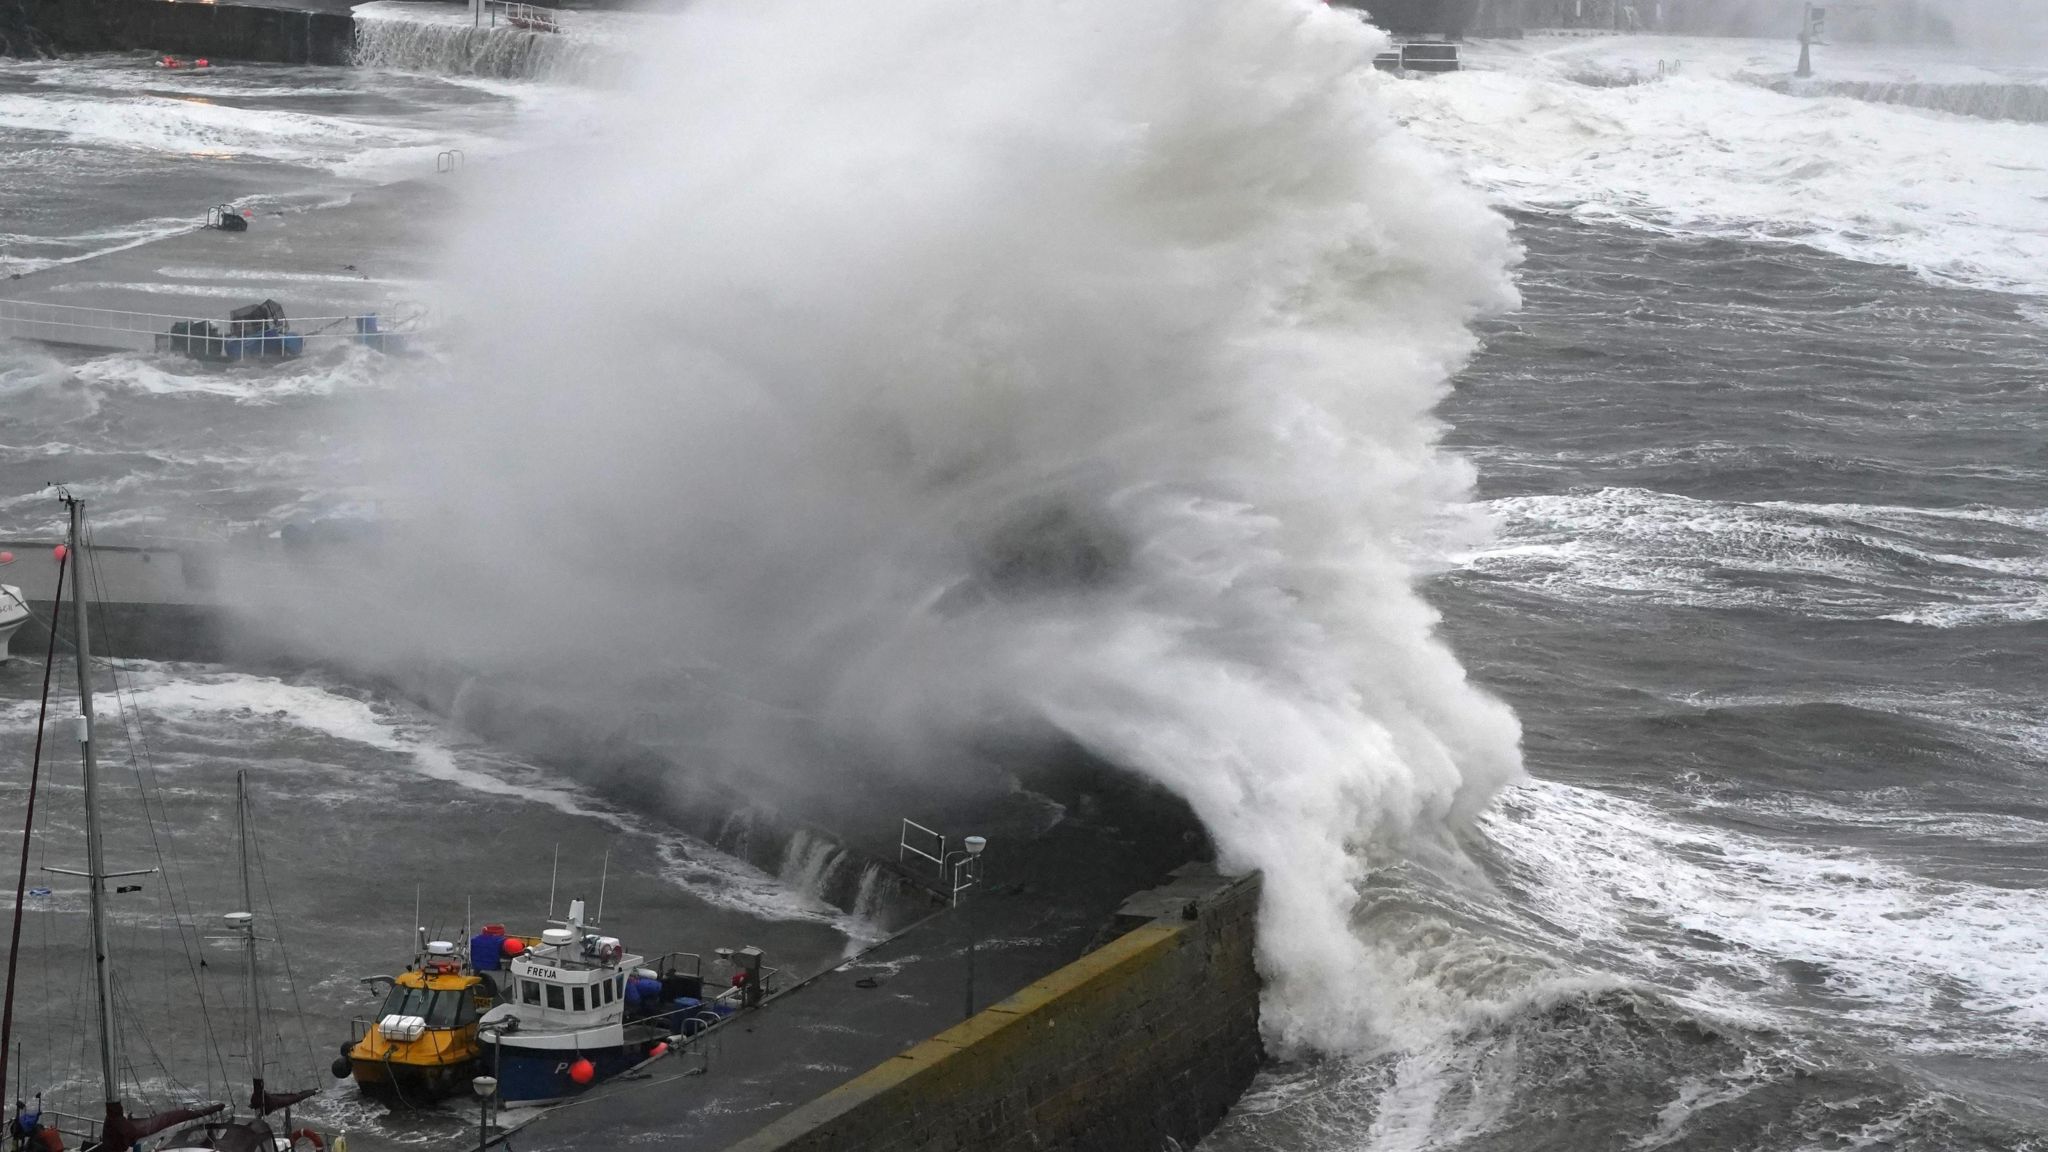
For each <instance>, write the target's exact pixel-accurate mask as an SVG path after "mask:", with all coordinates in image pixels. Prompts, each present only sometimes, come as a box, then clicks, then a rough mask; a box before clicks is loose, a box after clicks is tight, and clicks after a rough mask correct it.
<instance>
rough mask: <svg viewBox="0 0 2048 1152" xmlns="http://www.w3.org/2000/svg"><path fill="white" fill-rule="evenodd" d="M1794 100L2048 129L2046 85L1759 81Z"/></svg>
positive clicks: (2047, 93)
mask: <svg viewBox="0 0 2048 1152" xmlns="http://www.w3.org/2000/svg"><path fill="white" fill-rule="evenodd" d="M1755 79H1757V82H1759V83H1762V84H1763V85H1764V86H1765V87H1767V88H1772V89H1775V90H1777V91H1779V92H1784V93H1786V94H1788V95H1792V96H1840V97H1845V98H1847V99H1850V100H1862V101H1865V102H1866V103H1871V104H1898V105H1903V106H1905V107H1909V108H1925V109H1927V110H1929V111H1932V112H1947V113H1949V114H1951V115H1955V116H1968V117H1971V118H1973V119H1978V120H2016V121H2019V122H2021V123H2025V124H2048V85H2041V84H2019V83H2007V84H1997V83H1985V84H1952V83H1951V84H1943V83H1917V82H1907V81H1899V80H1826V79H1813V80H1786V79H1784V78H1782V77H1778V78H1772V79H1762V78H1755Z"/></svg>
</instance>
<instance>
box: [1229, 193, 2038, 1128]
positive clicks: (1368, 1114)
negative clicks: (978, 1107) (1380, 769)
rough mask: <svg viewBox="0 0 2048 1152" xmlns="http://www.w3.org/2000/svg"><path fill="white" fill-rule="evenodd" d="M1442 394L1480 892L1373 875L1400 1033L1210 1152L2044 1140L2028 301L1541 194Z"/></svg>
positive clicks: (1301, 1075) (1274, 1083) (1276, 1076)
mask: <svg viewBox="0 0 2048 1152" xmlns="http://www.w3.org/2000/svg"><path fill="white" fill-rule="evenodd" d="M1519 233H1520V235H1521V237H1522V239H1523V241H1524V243H1525V244H1527V245H1528V248H1529V259H1528V263H1527V265H1526V266H1525V268H1524V269H1523V272H1522V276H1521V281H1522V284H1523V288H1524V292H1525V300H1526V303H1525V307H1524V309H1523V311H1522V312H1521V313H1520V314H1518V315H1517V316H1515V317H1514V318H1512V319H1511V320H1509V321H1507V322H1505V323H1503V324H1501V325H1499V326H1497V327H1496V328H1495V329H1494V330H1493V331H1492V332H1491V333H1490V336H1489V340H1488V346H1487V351H1486V352H1485V353H1484V354H1483V355H1482V356H1481V357H1480V358H1479V360H1478V361H1477V362H1476V363H1475V364H1474V365H1473V366H1472V368H1471V369H1470V370H1468V371H1467V372H1466V373H1465V374H1464V375H1463V376H1461V377H1460V378H1459V380H1458V383H1457V388H1456V391H1455V392H1454V393H1453V394H1452V396H1451V397H1450V398H1449V399H1448V400H1447V402H1446V404H1445V406H1444V409H1443V411H1444V414H1445V416H1446V417H1447V419H1449V421H1450V422H1451V425H1452V431H1451V433H1450V436H1451V438H1452V440H1453V441H1454V442H1455V443H1457V444H1458V445H1459V446H1461V447H1462V448H1463V450H1465V451H1466V452H1467V453H1468V454H1470V455H1471V456H1472V457H1473V458H1474V459H1475V460H1476V461H1477V462H1478V463H1479V466H1480V469H1481V477H1482V479H1481V488H1480V490H1481V495H1482V497H1483V501H1482V504H1483V507H1484V508H1485V509H1486V510H1487V511H1488V512H1490V513H1491V514H1492V515H1494V516H1495V517H1497V518H1498V521H1499V525H1500V534H1499V537H1498V539H1497V540H1496V541H1495V543H1494V544H1493V545H1492V546H1491V547H1489V548H1487V549H1486V550H1484V551H1482V552H1479V553H1478V554H1475V555H1470V556H1465V557H1462V558H1460V563H1459V566H1458V567H1457V568H1456V569H1454V570H1452V571H1450V572H1447V573H1445V574H1444V575H1442V576H1441V577H1439V578H1438V579H1437V580H1436V581H1435V582H1434V585H1433V598H1434V599H1435V600H1436V601H1437V603H1438V604H1439V605H1441V607H1442V608H1443V610H1444V613H1445V616H1446V620H1447V623H1448V626H1449V628H1450V630H1451V632H1452V634H1453V635H1454V637H1455V641H1456V644H1457V646H1458V649H1459V651H1460V652H1461V653H1462V654H1463V655H1464V656H1465V658H1466V659H1467V660H1468V661H1469V662H1470V665H1471V667H1472V668H1473V671H1474V674H1475V675H1477V676H1479V677H1480V678H1481V679H1483V680H1484V681H1486V682H1487V683H1488V684H1490V685H1492V686H1493V687H1494V688H1495V689H1496V690H1498V691H1500V692H1501V693H1502V694H1503V695H1505V696H1506V697H1507V698H1508V699H1509V700H1510V701H1511V702H1513V703H1514V705H1515V706H1516V709H1517V711H1518V712H1519V713H1520V715H1521V716H1522V718H1523V721H1524V723H1525V725H1526V726H1527V728H1526V737H1525V741H1526V748H1527V752H1528V757H1529V770H1530V773H1531V775H1532V777H1533V779H1532V780H1531V781H1530V783H1528V784H1527V785H1525V786H1522V787H1519V788H1516V789H1514V790H1512V791H1511V792H1510V793H1509V794H1508V795H1507V796H1506V797H1505V798H1504V799H1503V800H1502V801H1501V803H1500V804H1498V805H1497V806H1496V808H1495V809H1494V810H1493V811H1492V812H1491V813H1489V814H1488V816H1487V817H1486V818H1485V819H1484V820H1483V821H1482V822H1481V824H1480V827H1479V828H1478V830H1477V832H1476V834H1475V835H1474V836H1472V837H1471V840H1470V843H1471V846H1472V848H1473V853H1474V857H1475V859H1476V860H1477V862H1478V866H1479V868H1480V870H1481V872H1482V873H1483V879H1482V880H1481V881H1480V883H1482V884H1483V885H1484V888H1483V891H1484V892H1485V894H1484V895H1479V896H1475V895H1474V894H1473V892H1472V890H1471V886H1470V883H1471V881H1470V878H1469V877H1468V878H1463V879H1461V880H1452V879H1451V878H1448V877H1443V876H1438V875H1434V874H1432V873H1430V872H1428V871H1427V870H1423V869H1419V868H1416V867H1413V866H1394V865H1389V866H1388V868H1387V869H1386V870H1385V871H1384V872H1383V873H1382V874H1381V877H1380V881H1379V883H1378V884H1376V885H1375V886H1374V888H1373V889H1372V890H1371V891H1370V893H1369V895H1368V899H1367V901H1366V903H1365V906H1364V907H1363V909H1362V910H1361V913H1360V916H1359V930H1360V931H1361V932H1364V933H1367V934H1369V935H1371V936H1372V937H1373V938H1374V939H1376V940H1377V941H1379V945H1378V946H1379V948H1380V949H1381V951H1382V956H1383V960H1384V962H1385V963H1387V964H1388V965H1392V966H1397V967H1398V968H1400V969H1402V970H1405V971H1408V972H1409V973H1410V974H1411V977H1412V980H1413V982H1414V987H1415V988H1416V989H1417V993H1416V1004H1415V1005H1414V1006H1413V1007H1414V1014H1413V1016H1414V1020H1415V1029H1416V1031H1415V1032H1414V1033H1413V1034H1412V1035H1410V1036H1409V1037H1407V1038H1406V1042H1405V1043H1402V1044H1400V1045H1399V1047H1400V1048H1401V1049H1402V1050H1401V1051H1400V1052H1398V1054H1394V1053H1389V1054H1385V1055H1378V1056H1373V1057H1366V1058H1358V1059H1352V1060H1335V1061H1328V1062H1323V1063H1319V1064H1316V1065H1313V1066H1307V1067H1299V1068H1287V1069H1281V1070H1276V1071H1273V1072H1270V1073H1268V1074H1267V1075H1266V1076H1264V1077H1263V1078H1262V1079H1261V1082H1260V1084H1259V1087H1258V1088H1257V1089H1256V1090H1255V1091H1254V1092H1253V1094H1252V1095H1251V1096H1249V1097H1248V1098H1247V1099H1246V1100H1245V1102H1244V1103H1243V1104H1242V1105H1241V1106H1240V1107H1239V1109H1238V1110H1237V1113H1236V1114H1235V1115H1234V1116H1233V1118H1232V1119H1231V1120H1230V1122H1229V1123H1228V1124H1227V1125H1226V1127H1225V1129H1224V1131H1223V1132H1222V1133H1220V1134H1219V1135H1218V1136H1216V1137H1215V1138H1213V1139H1212V1140H1211V1141H1209V1142H1208V1143H1207V1144H1205V1145H1204V1147H1210V1146H1212V1145H1213V1146H1215V1147H1218V1148H1223V1149H1253V1148H1258V1149H1266V1148H1274V1149H1279V1148H1286V1149H1298V1148H1318V1149H1321V1148H1353V1147H1373V1148H1421V1147H1448V1148H1486V1149H1492V1148H1499V1149H1528V1148H1560V1149H1562V1148H1622V1147H1645V1148H1652V1147H1671V1148H1702V1149H1705V1148H1730V1147H1745V1148H1786V1149H1792V1148H1846V1147H1889V1148H1923V1149H1947V1148H2017V1147H2031V1146H2036V1145H2038V1144H2039V1143H2040V1141H2041V1140H2042V1139H2043V1136H2044V1133H2048V1111H2044V1110H2043V1109H2042V1108H2041V1106H2040V1103H2039V1101H2040V1099H2041V1098H2042V1093H2043V1090H2044V1088H2048V1083H2044V1081H2043V1079H2042V1073H2041V1068H2042V1067H2043V1065H2042V1063H2041V1060H2042V1057H2043V1055H2044V1053H2048V964H2044V961H2043V959H2042V957H2043V956H2044V955H2048V952H2044V945H2048V937H2044V932H2048V929H2044V927H2043V925H2044V924H2048V893H2044V891H2043V885H2044V881H2048V873H2044V865H2043V856H2042V850H2043V847H2044V845H2048V777H2044V775H2043V772H2044V768H2048V701H2044V699H2043V697H2042V691H2041V685H2042V684H2043V683H2044V682H2048V643H2044V641H2048V622H2044V621H2048V457H2044V456H2043V453H2042V444H2043V432H2044V424H2048V420H2044V416H2043V407H2042V400H2043V396H2044V390H2048V348H2044V341H2043V330H2042V329H2041V328H2040V326H2039V324H2038V322H2037V321H2035V320H2033V319H2031V318H2030V317H2029V316H2028V315H2027V313H2026V311H2025V309H2024V306H2023V304H2022V303H2021V302H2020V301H2017V300H2015V299H2014V298H2012V297H2007V296H2001V295H1997V294H1991V293H1974V292H1965V291H1956V290H1953V289H1945V288H1936V287H1930V286H1928V285H1926V284H1924V283H1922V282H1920V281H1918V280H1917V279H1916V278H1914V277H1912V276H1910V275H1908V274H1905V273H1903V272H1900V271H1895V270H1890V269H1882V268H1872V267H1869V266H1864V265H1857V264H1850V263H1847V262H1844V261H1840V260H1835V259H1831V258H1828V257H1825V256H1822V255H1820V254H1818V253H1814V252H1812V251H1809V250H1803V249H1797V248H1781V247H1769V248H1758V247H1756V246H1753V245H1747V244H1742V243H1736V242H1729V241H1722V240H1714V239H1674V238H1667V237H1662V236H1657V235H1654V234H1647V233H1643V232H1636V231H1624V230H1616V229H1614V228H1612V227H1606V226H1599V225H1590V224H1583V223H1572V222H1568V221H1562V220H1558V219H1554V218H1537V217H1525V218H1522V219H1521V220H1520V222H1519Z"/></svg>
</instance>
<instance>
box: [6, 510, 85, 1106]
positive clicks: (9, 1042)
mask: <svg viewBox="0 0 2048 1152" xmlns="http://www.w3.org/2000/svg"><path fill="white" fill-rule="evenodd" d="M70 562H71V550H70V549H68V548H67V549H65V550H64V554H63V555H61V556H59V557H57V596H56V600H55V602H54V603H52V604H51V606H50V647H49V651H47V652H45V653H44V654H43V702H42V704H41V705H40V707H39V708H38V710H37V712H36V751H35V758H34V759H32V760H30V761H29V769H28V813H27V815H25V816H24V817H23V818H22V822H21V871H20V873H19V874H17V875H16V877H15V881H14V932H13V935H12V936H11V937H9V939H8V943H7V1007H6V1009H5V1010H4V1011H0V1092H4V1091H5V1090H6V1088H7V1083H8V1081H7V1057H8V1055H9V1054H10V1053H11V1052H12V1051H13V1050H14V1045H13V1038H14V970H15V964H16V962H17V961H19V960H20V959H21V906H22V904H23V903H24V902H25V901H26V899H27V897H28V848H29V840H30V839H31V838H33V837H34V835H35V830H36V783H37V781H38V780H40V779H41V777H42V770H43V723H44V722H45V721H46V720H47V719H48V718H49V715H50V674H51V672H53V671H54V670H55V669H56V667H57V617H58V613H60V612H62V611H63V609H64V567H65V565H67V564H69V563H70Z"/></svg>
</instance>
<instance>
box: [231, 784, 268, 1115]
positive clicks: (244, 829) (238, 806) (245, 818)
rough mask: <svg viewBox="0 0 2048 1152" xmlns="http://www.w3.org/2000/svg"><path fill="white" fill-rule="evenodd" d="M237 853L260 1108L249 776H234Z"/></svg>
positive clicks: (252, 1063)
mask: <svg viewBox="0 0 2048 1152" xmlns="http://www.w3.org/2000/svg"><path fill="white" fill-rule="evenodd" d="M235 832H236V850H237V855H238V857H239V858H240V861H241V865H242V907H243V909H245V910H246V911H247V912H248V913H249V922H248V929H249V939H248V949H249V963H248V965H247V967H248V969H249V1079H250V1080H251V1081H252V1082H253V1083H254V1085H255V1095H254V1106H255V1107H256V1108H257V1109H258V1110H259V1112H260V1110H261V1109H262V1108H263V1007H262V1004H263V1001H262V1000H261V999H260V998H259V997H260V995H261V992H262V988H261V981H259V980H258V979H257V976H256V895H255V891H254V889H253V888H252V887H251V886H250V883H249V774H248V773H247V772H246V771H243V772H236V773H235Z"/></svg>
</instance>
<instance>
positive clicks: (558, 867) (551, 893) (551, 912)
mask: <svg viewBox="0 0 2048 1152" xmlns="http://www.w3.org/2000/svg"><path fill="white" fill-rule="evenodd" d="M561 874H562V842H561V841H560V840H557V841H555V865H554V867H552V868H550V869H548V919H550V920H553V919H554V918H555V878H556V877H558V876H560V875H561Z"/></svg>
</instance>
